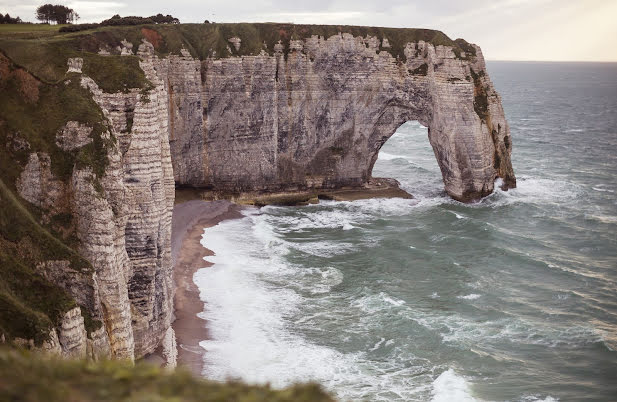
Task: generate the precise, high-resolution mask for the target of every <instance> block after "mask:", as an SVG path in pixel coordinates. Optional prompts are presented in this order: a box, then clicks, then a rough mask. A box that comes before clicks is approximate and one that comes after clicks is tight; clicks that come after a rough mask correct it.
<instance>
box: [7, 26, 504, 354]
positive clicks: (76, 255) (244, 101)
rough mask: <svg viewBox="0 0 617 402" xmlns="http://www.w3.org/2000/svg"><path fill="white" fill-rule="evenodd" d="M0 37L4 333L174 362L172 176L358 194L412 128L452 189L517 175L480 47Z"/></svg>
mask: <svg viewBox="0 0 617 402" xmlns="http://www.w3.org/2000/svg"><path fill="white" fill-rule="evenodd" d="M31 36H32V35H26V34H23V35H21V36H20V35H13V36H0V50H1V51H2V54H1V55H0V90H1V91H2V97H1V98H0V142H2V147H0V190H1V191H0V201H1V202H2V207H3V208H2V211H1V212H0V270H1V271H0V274H2V275H1V276H0V342H3V341H6V342H12V343H22V344H30V345H31V346H33V347H37V348H43V349H47V350H51V351H55V352H56V353H60V354H63V355H66V356H86V355H88V356H90V357H92V358H97V357H100V356H113V357H119V358H137V357H141V356H143V355H145V354H147V353H150V352H152V351H153V350H154V349H156V348H157V347H159V345H161V346H162V347H163V353H164V354H165V355H166V356H167V357H168V361H169V364H171V365H173V364H174V360H175V350H174V343H175V342H174V334H173V331H172V329H171V327H170V322H171V319H172V315H173V314H172V313H173V312H172V309H173V292H174V291H173V283H172V265H171V257H170V236H171V210H172V206H173V202H174V182H175V185H177V186H190V187H197V188H204V189H208V190H210V191H213V192H215V193H216V194H218V195H219V196H223V197H225V196H232V195H237V194H242V193H244V192H261V193H271V192H294V191H305V190H307V189H308V190H310V189H336V188H340V187H343V186H347V187H357V188H362V187H363V186H365V185H366V184H367V183H368V182H369V181H370V180H371V171H372V168H373V165H374V163H375V161H376V159H377V154H378V152H379V149H380V148H381V146H382V145H383V143H384V142H385V141H386V140H387V139H388V138H389V137H390V136H391V135H392V134H393V133H394V132H395V131H396V129H397V128H398V127H399V126H400V125H401V124H402V123H404V122H406V121H408V120H418V121H419V122H420V123H421V124H424V125H426V126H428V128H429V140H430V142H431V145H432V146H433V149H434V151H435V155H436V158H437V161H438V163H439V166H440V168H441V172H442V175H443V180H444V184H445V189H446V191H447V192H448V193H449V194H450V195H451V196H452V197H453V198H455V199H458V200H461V201H471V200H476V199H478V198H480V197H482V196H485V195H487V194H490V193H491V192H492V191H493V183H494V180H495V179H496V178H497V177H501V178H502V179H503V183H504V184H503V185H504V188H508V187H513V186H515V184H516V181H515V178H514V174H513V171H512V166H511V162H510V153H511V139H510V133H509V128H508V124H507V122H506V120H505V117H504V114H503V109H502V107H501V101H500V99H499V96H498V95H497V93H496V92H495V90H494V88H493V86H492V84H491V82H490V79H489V77H488V74H487V73H486V69H485V65H484V60H483V57H482V53H481V51H480V49H479V48H478V47H477V46H475V45H471V44H468V43H467V42H465V41H463V40H460V39H458V40H456V41H452V40H450V39H449V38H448V37H447V36H445V35H444V34H443V33H441V32H438V31H432V30H419V29H418V30H416V29H389V28H369V27H346V26H341V27H338V26H302V25H290V24H203V25H201V24H200V25H197V24H195V25H190V24H189V25H177V26H144V27H113V28H103V29H97V30H93V31H84V32H79V33H72V34H65V35H51V36H45V37H42V38H37V39H36V40H33V38H32V37H31Z"/></svg>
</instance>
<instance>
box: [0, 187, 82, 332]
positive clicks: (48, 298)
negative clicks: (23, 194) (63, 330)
mask: <svg viewBox="0 0 617 402" xmlns="http://www.w3.org/2000/svg"><path fill="white" fill-rule="evenodd" d="M0 200H1V201H2V208H0V332H2V333H3V334H4V335H5V337H7V338H8V339H9V340H10V339H12V338H14V337H20V338H25V339H34V341H35V343H36V344H41V342H42V341H43V340H45V339H47V336H48V333H49V329H50V328H51V327H52V326H57V325H59V323H60V321H61V319H62V316H63V315H64V313H65V312H67V311H68V310H70V309H71V308H73V307H75V306H76V304H75V301H74V300H73V298H71V297H70V296H69V295H68V294H67V293H66V292H65V291H64V290H62V289H60V288H59V287H57V286H55V285H53V284H51V283H50V282H48V281H47V280H45V279H44V278H43V277H42V276H41V275H40V274H39V273H38V272H37V271H36V265H37V263H39V262H41V261H48V260H67V261H69V262H70V264H71V267H72V268H73V269H76V270H91V269H92V268H91V266H90V264H89V263H88V261H86V260H85V259H84V258H83V257H81V256H80V255H79V254H77V253H76V252H75V251H74V250H72V249H70V248H69V247H67V246H66V245H65V244H64V243H62V242H61V241H60V240H59V239H58V237H57V235H56V236H55V235H54V234H55V233H52V232H50V231H49V229H46V228H44V227H42V226H41V225H40V224H39V223H38V222H37V220H36V219H35V217H34V216H33V214H32V213H31V212H30V211H29V210H28V209H27V208H26V207H25V206H24V205H23V204H22V203H21V202H20V201H19V200H18V199H17V197H16V196H15V195H14V194H13V193H12V192H11V191H10V190H9V188H8V187H7V186H6V185H5V184H4V182H3V181H2V180H1V179H0Z"/></svg>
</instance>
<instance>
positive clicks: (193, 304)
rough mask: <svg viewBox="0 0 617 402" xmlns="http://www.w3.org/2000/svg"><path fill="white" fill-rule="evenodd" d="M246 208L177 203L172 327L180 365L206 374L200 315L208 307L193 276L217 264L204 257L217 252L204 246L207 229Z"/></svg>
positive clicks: (203, 327)
mask: <svg viewBox="0 0 617 402" xmlns="http://www.w3.org/2000/svg"><path fill="white" fill-rule="evenodd" d="M241 210H242V207H241V206H239V205H236V204H234V203H232V202H229V201H223V200H220V201H202V200H191V201H186V202H182V203H179V204H176V205H174V209H173V218H172V235H171V255H172V263H173V267H174V269H173V278H174V284H175V287H176V289H175V290H176V293H175V297H174V312H173V321H172V324H171V326H172V328H173V330H174V332H175V335H176V347H177V351H178V357H177V364H178V366H179V367H180V366H182V367H185V368H187V369H188V370H190V371H191V372H192V373H193V374H194V375H196V376H198V377H202V371H203V366H204V361H203V358H204V353H205V350H204V349H203V348H202V347H201V346H199V342H201V341H203V340H205V339H209V333H208V328H207V327H206V323H207V321H205V320H203V319H202V318H199V317H198V314H199V313H201V312H203V310H204V302H203V301H201V299H200V298H199V289H198V288H197V285H196V284H195V283H194V282H193V275H194V274H195V272H197V271H198V270H199V269H201V268H207V267H210V266H212V265H213V264H212V263H210V262H208V261H205V260H204V257H207V256H211V255H214V253H213V252H212V251H211V250H208V249H207V248H205V247H203V246H202V245H201V238H202V235H203V232H204V229H205V228H209V227H212V226H215V225H217V224H218V223H220V222H222V221H224V220H228V219H237V218H242V217H243V215H242V213H241V212H240V211H241Z"/></svg>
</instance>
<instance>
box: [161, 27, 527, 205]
mask: <svg viewBox="0 0 617 402" xmlns="http://www.w3.org/2000/svg"><path fill="white" fill-rule="evenodd" d="M384 44H385V45H384ZM275 50H276V51H275V52H274V54H273V55H268V54H267V53H262V54H261V55H258V56H242V57H240V56H238V57H227V58H221V59H216V58H208V59H206V60H203V61H201V62H199V61H197V60H194V59H192V58H190V57H189V56H188V54H185V55H184V57H182V58H177V57H176V58H174V57H172V58H171V61H170V64H169V75H168V76H169V85H170V86H172V87H173V91H170V98H171V102H170V104H171V105H172V108H171V109H172V110H171V112H170V113H171V114H172V119H170V121H171V122H172V124H171V125H170V128H171V134H170V138H171V152H172V161H173V163H174V175H175V180H176V183H177V184H178V185H188V186H194V187H206V188H210V189H212V190H215V191H219V192H223V193H239V192H248V191H253V192H254V191H261V192H277V191H295V190H305V189H321V188H340V187H342V186H362V185H364V184H365V183H367V181H368V180H369V179H370V177H371V171H372V167H373V165H374V162H375V160H376V158H377V154H378V151H379V149H380V147H381V145H382V144H383V143H384V142H385V141H386V140H387V139H388V138H389V137H390V136H391V135H392V134H393V133H394V132H395V131H396V129H397V128H398V127H399V126H400V125H401V124H402V123H404V122H405V121H408V120H417V121H419V122H420V123H421V124H423V125H425V126H427V127H428V128H429V140H430V143H431V145H432V147H433V150H434V152H435V156H436V158H437V161H438V163H439V166H440V169H441V173H442V176H443V181H444V186H445V190H446V191H447V192H448V194H449V195H450V196H452V197H453V198H455V199H457V200H461V201H471V200H475V199H478V198H480V197H483V196H485V195H488V194H490V193H491V192H492V191H493V183H494V180H495V179H496V178H497V177H501V178H503V182H504V188H506V189H507V188H508V187H514V186H515V185H516V180H515V177H514V174H513V171H512V166H511V162H510V153H511V140H510V133H509V128H508V124H507V122H506V120H505V117H504V113H503V109H502V106H501V100H500V98H499V96H498V94H497V93H496V92H495V90H494V88H493V85H492V83H491V81H490V79H489V78H488V75H487V74H486V69H485V65H484V59H483V57H482V53H481V51H480V48H478V47H477V46H473V45H470V48H468V49H467V50H468V51H467V53H465V52H463V53H461V52H460V49H455V48H453V47H451V46H442V45H438V46H434V45H433V44H431V43H426V42H424V41H418V42H410V43H407V44H406V45H405V49H404V53H405V56H406V57H405V60H404V61H403V60H401V59H400V58H395V57H394V56H393V55H392V54H390V53H389V52H388V44H387V43H386V42H384V41H381V42H380V41H379V40H377V39H376V38H374V37H370V36H367V37H354V36H353V35H351V34H346V33H342V34H338V35H334V36H331V37H329V38H327V39H326V38H323V37H318V36H311V37H309V38H306V39H302V40H291V41H290V50H289V53H283V49H282V46H281V47H279V48H278V49H276V47H275ZM186 71H190V72H192V73H191V74H187V73H186ZM199 72H200V73H201V74H199ZM174 106H175V107H174Z"/></svg>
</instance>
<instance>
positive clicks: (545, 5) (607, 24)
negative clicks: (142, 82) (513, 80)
mask: <svg viewBox="0 0 617 402" xmlns="http://www.w3.org/2000/svg"><path fill="white" fill-rule="evenodd" d="M49 2H52V3H53V4H63V5H65V6H68V7H70V8H72V9H74V10H75V11H76V12H77V13H78V14H79V15H80V16H81V19H80V20H79V22H81V23H85V22H100V21H101V20H103V19H106V18H109V17H111V16H112V15H114V14H120V15H122V16H127V15H140V16H149V15H153V14H157V13H162V14H171V15H173V16H174V17H177V18H179V19H180V21H181V22H203V21H204V20H205V19H208V20H210V21H216V22H266V21H267V22H294V23H298V24H301V23H305V24H336V25H341V24H344V25H371V26H386V27H407V28H431V29H438V30H440V31H443V32H444V33H445V34H447V35H448V36H449V37H450V38H452V39H455V38H464V39H465V40H467V41H468V42H472V43H475V44H477V45H479V46H480V47H481V48H482V52H483V53H484V57H485V58H486V59H487V60H536V61H617V46H615V39H617V22H616V20H617V0H381V1H374V0H333V1H332V0H310V1H294V0H235V1H233V2H232V1H227V2H223V1H220V0H219V1H212V0H173V1H170V0H165V1H162V0H138V1H135V0H132V1H125V0H93V1H90V0H59V1H53V0H52V1H50V0H42V1H38V0H0V12H1V13H7V12H8V13H9V14H11V16H13V17H15V16H19V17H21V18H22V20H24V21H32V22H35V19H34V12H35V9H36V7H37V6H39V5H41V4H44V3H49Z"/></svg>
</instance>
